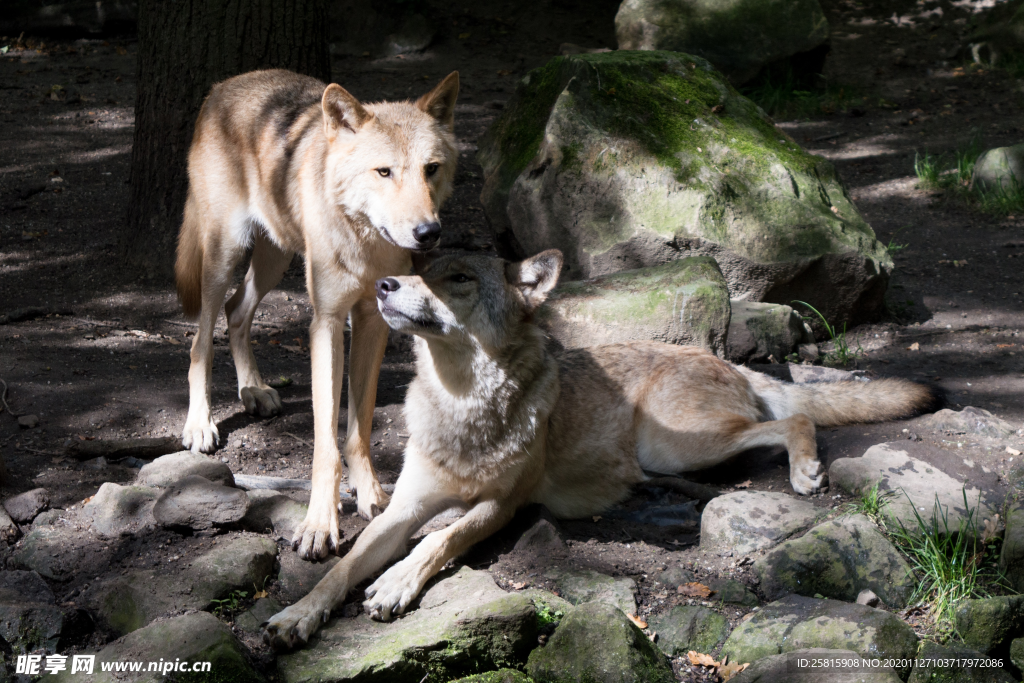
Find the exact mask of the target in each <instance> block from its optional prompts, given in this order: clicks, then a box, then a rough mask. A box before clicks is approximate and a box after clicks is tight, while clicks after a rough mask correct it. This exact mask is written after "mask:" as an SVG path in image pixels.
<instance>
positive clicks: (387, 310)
mask: <svg viewBox="0 0 1024 683" xmlns="http://www.w3.org/2000/svg"><path fill="white" fill-rule="evenodd" d="M377 303H378V305H379V308H380V314H381V315H382V316H384V320H385V322H386V321H387V319H388V316H392V317H395V318H402V319H403V320H408V321H409V322H411V323H412V324H413V325H415V326H417V327H426V328H433V329H440V328H441V323H439V322H435V321H433V320H423V319H421V318H414V317H412V316H411V315H408V314H406V313H403V312H402V311H400V310H398V309H397V308H392V307H391V306H388V305H387V303H386V302H384V301H381V300H379V299H378V300H377ZM388 324H389V325H390V323H388Z"/></svg>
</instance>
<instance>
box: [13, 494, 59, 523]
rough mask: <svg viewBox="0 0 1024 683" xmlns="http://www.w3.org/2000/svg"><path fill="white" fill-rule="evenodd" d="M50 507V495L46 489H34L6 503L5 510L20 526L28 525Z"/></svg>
mask: <svg viewBox="0 0 1024 683" xmlns="http://www.w3.org/2000/svg"><path fill="white" fill-rule="evenodd" d="M48 507H50V493H49V492H48V491H47V490H46V489H41V488H40V489H32V490H31V491H26V492H25V493H21V494H18V495H17V496H13V497H11V498H8V499H7V500H5V501H4V509H5V510H7V514H9V515H10V516H11V519H13V520H14V521H15V522H17V523H18V524H28V523H29V522H31V521H32V520H33V519H35V517H36V515H38V514H39V513H40V512H42V511H43V510H45V509H46V508H48Z"/></svg>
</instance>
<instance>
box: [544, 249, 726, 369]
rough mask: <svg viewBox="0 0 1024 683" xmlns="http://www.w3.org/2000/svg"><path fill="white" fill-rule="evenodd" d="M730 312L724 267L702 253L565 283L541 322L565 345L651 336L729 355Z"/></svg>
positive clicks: (550, 299) (552, 296) (554, 293)
mask: <svg viewBox="0 0 1024 683" xmlns="http://www.w3.org/2000/svg"><path fill="white" fill-rule="evenodd" d="M729 315H730V313H729V288H728V286H727V285H726V283H725V278H724V277H723V276H722V271H721V270H720V269H719V268H718V264H717V263H715V260H714V259H712V258H710V257H707V256H702V257H693V258H681V259H678V260H675V261H671V262H669V263H665V264H661V265H656V266H650V267H647V268H639V269H636V270H625V271H621V272H618V273H614V274H611V275H602V276H599V277H595V278H592V279H589V280H579V281H565V282H562V283H560V284H559V285H558V287H556V288H555V289H554V290H553V291H552V292H551V294H550V295H549V296H548V299H547V302H546V304H545V305H544V306H543V307H541V308H540V309H539V310H538V311H537V322H538V323H539V324H540V325H541V327H543V328H544V330H545V331H547V332H548V334H550V336H551V337H552V338H553V339H554V340H555V341H556V342H558V343H559V344H560V345H561V346H562V347H564V348H581V347H588V346H597V345H600V344H616V343H620V342H628V341H637V340H652V339H653V340H657V341H662V342H666V343H669V344H686V345H693V346H701V347H703V348H705V349H707V350H709V351H711V352H713V353H715V354H717V355H718V356H720V357H725V354H726V348H725V339H726V333H727V331H728V330H729V329H730V328H729Z"/></svg>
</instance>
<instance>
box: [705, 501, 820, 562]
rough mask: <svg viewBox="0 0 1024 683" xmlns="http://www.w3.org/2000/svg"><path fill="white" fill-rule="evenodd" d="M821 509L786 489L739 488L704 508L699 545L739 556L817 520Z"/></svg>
mask: <svg viewBox="0 0 1024 683" xmlns="http://www.w3.org/2000/svg"><path fill="white" fill-rule="evenodd" d="M817 515H818V509H817V508H816V507H814V505H812V504H811V503H809V502H807V501H804V500H800V499H798V498H794V497H793V496H787V495H786V494H784V493H770V492H765V491H737V492H735V493H728V494H726V495H724V496H719V497H717V498H715V499H714V500H712V501H711V502H710V503H708V504H707V506H706V507H705V508H704V514H703V516H702V517H701V521H700V547H701V548H702V549H704V550H707V551H708V552H713V553H725V552H732V553H733V554H734V555H735V556H736V557H740V556H742V555H747V554H749V553H752V552H753V551H755V550H760V549H762V548H770V547H771V546H773V545H775V544H777V543H780V542H781V541H784V540H785V539H787V538H789V537H790V536H792V535H793V534H795V533H796V532H798V531H802V530H804V529H806V528H807V527H809V526H811V525H812V524H813V523H814V519H815V517H817Z"/></svg>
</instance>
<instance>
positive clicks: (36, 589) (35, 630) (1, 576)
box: [0, 571, 64, 655]
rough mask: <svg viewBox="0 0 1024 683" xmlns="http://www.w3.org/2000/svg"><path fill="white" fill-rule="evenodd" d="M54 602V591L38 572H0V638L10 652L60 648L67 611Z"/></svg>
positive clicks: (48, 651)
mask: <svg viewBox="0 0 1024 683" xmlns="http://www.w3.org/2000/svg"><path fill="white" fill-rule="evenodd" d="M53 602H54V598H53V592H52V591H51V590H50V588H49V586H47V585H46V582H45V581H43V579H42V577H41V576H39V574H37V573H36V572H31V571H5V572H0V638H3V641H4V642H5V643H6V644H7V645H9V646H10V648H11V654H15V655H16V654H26V653H28V652H32V651H34V650H37V649H42V650H45V651H46V652H47V653H53V652H55V651H56V650H57V645H58V642H59V641H60V636H61V631H62V630H63V628H64V614H63V613H62V612H61V610H60V609H59V608H58V607H56V606H55V605H54V604H53Z"/></svg>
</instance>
